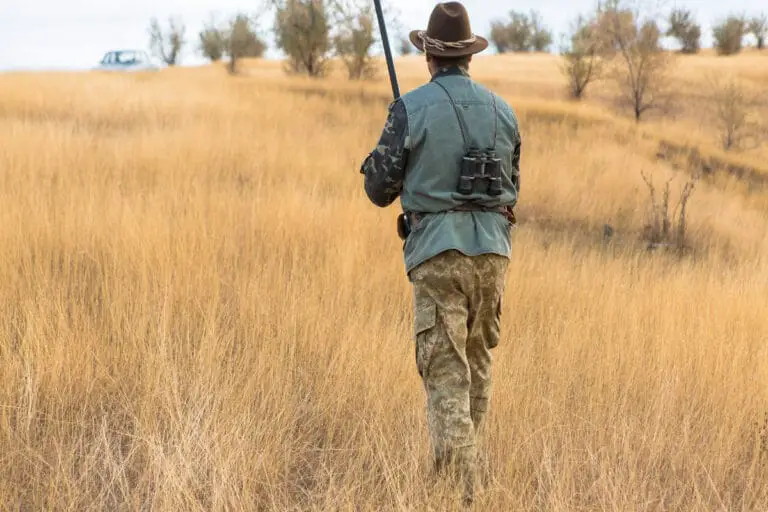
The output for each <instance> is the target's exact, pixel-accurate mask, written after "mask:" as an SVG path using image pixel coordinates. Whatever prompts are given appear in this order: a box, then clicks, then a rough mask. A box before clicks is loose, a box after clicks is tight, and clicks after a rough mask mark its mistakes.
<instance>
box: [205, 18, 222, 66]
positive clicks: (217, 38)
mask: <svg viewBox="0 0 768 512" xmlns="http://www.w3.org/2000/svg"><path fill="white" fill-rule="evenodd" d="M226 50H227V42H226V37H225V34H224V32H223V31H222V30H220V29H219V28H217V27H216V25H215V23H214V22H213V21H211V22H210V23H209V24H207V25H206V26H205V27H204V28H203V30H202V31H201V32H200V52H201V53H202V54H203V56H204V57H205V58H206V59H208V60H210V61H211V62H218V61H220V60H221V59H222V58H223V57H224V54H225V53H226Z"/></svg>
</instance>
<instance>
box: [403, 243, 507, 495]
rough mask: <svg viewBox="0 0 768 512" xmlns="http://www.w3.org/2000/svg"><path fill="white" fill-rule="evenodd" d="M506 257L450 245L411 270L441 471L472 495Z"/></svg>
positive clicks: (419, 357) (420, 364) (420, 362)
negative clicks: (455, 478) (477, 253)
mask: <svg viewBox="0 0 768 512" xmlns="http://www.w3.org/2000/svg"><path fill="white" fill-rule="evenodd" d="M508 263H509V260H508V259H507V258H505V257H502V256H498V255H493V254H486V255H481V256H475V257H469V256H465V255H463V254H461V253H459V252H458V251H447V252H444V253H441V254H439V255H437V256H435V257H434V258H431V259H429V260H427V261H426V262H424V263H422V264H421V265H419V266H418V267H416V268H414V269H413V270H412V271H411V273H410V280H411V281H412V282H413V291H414V309H415V312H414V332H415V338H416V366H417V369H418V371H419V375H420V376H421V378H422V380H423V382H424V388H425V390H426V395H427V418H428V424H429V434H430V439H431V442H432V448H433V453H434V460H435V468H436V470H437V471H438V473H442V472H443V471H445V470H446V469H450V471H451V472H453V473H454V474H456V475H457V476H459V477H460V478H461V479H462V480H463V484H464V486H465V487H464V491H465V498H466V499H469V500H471V499H472V498H473V496H474V487H475V478H476V477H475V474H476V466H477V441H478V439H477V438H478V436H479V434H480V430H481V427H482V424H483V419H484V417H485V414H486V412H487V411H488V401H489V398H490V391H491V353H490V350H491V349H492V348H494V347H495V346H496V345H498V343H499V327H500V317H501V300H502V295H503V293H504V281H505V276H506V271H507V266H508Z"/></svg>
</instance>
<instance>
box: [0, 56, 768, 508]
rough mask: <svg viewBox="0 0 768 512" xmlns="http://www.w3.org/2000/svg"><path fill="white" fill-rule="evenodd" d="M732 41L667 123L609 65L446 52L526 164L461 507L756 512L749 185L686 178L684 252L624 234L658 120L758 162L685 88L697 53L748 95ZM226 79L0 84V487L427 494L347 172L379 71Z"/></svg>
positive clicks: (207, 496) (755, 80) (404, 301)
mask: <svg viewBox="0 0 768 512" xmlns="http://www.w3.org/2000/svg"><path fill="white" fill-rule="evenodd" d="M754 58H756V57H753V56H750V55H742V56H738V57H735V58H733V59H727V60H724V59H719V58H716V57H707V56H691V57H684V58H682V59H681V60H680V61H679V62H678V64H677V66H675V68H674V69H673V70H672V72H671V73H670V75H669V81H670V82H669V83H670V85H671V86H672V87H675V88H676V89H678V90H680V91H682V92H683V94H681V97H682V98H683V103H681V104H680V105H679V112H678V113H677V116H676V118H675V119H671V118H668V117H658V116H653V115H652V114H651V113H649V114H648V115H647V117H646V118H645V122H644V123H643V124H642V125H636V124H635V123H634V122H632V121H630V120H626V119H623V118H622V117H620V116H616V115H615V114H614V112H613V102H612V97H613V96H612V92H611V90H610V89H609V88H608V87H609V84H599V85H598V84H596V85H598V86H597V87H595V88H594V89H593V90H590V95H589V98H587V99H585V101H583V102H580V103H571V102H565V101H563V100H564V97H563V96H564V95H563V85H564V81H563V78H562V76H561V75H560V72H559V63H560V59H559V57H555V56H547V55H536V56H531V55H522V56H501V57H482V56H480V57H477V58H476V59H474V61H473V66H472V73H473V76H475V78H477V79H478V80H479V81H481V82H482V83H485V84H487V85H489V86H492V87H493V88H494V89H495V90H497V91H499V92H500V94H502V95H503V96H504V97H505V98H507V99H508V100H509V101H510V102H511V104H512V105H513V106H514V107H515V109H516V110H517V112H518V115H519V118H520V123H521V127H522V130H523V137H524V139H523V140H524V150H523V154H524V157H523V163H522V172H523V174H524V180H525V183H526V186H525V189H524V193H523V195H522V197H521V203H520V205H519V213H520V215H519V219H520V227H519V229H518V230H517V231H516V234H515V235H514V237H515V238H514V249H513V263H512V265H511V267H510V274H509V277H508V285H507V289H508V290H510V293H509V294H508V295H507V297H506V299H505V303H504V305H503V315H504V316H503V333H502V342H501V345H500V346H499V347H498V348H497V349H495V367H494V374H495V385H494V394H493V397H492V405H491V412H490V415H489V418H488V421H489V431H488V437H487V439H486V441H485V446H484V447H485V449H486V450H487V451H486V453H487V458H486V459H485V461H484V463H483V467H482V469H483V473H484V475H485V478H484V488H485V490H484V492H483V493H482V495H481V496H480V498H479V502H478V507H477V508H478V509H480V510H562V511H566V510H595V509H600V510H603V509H611V510H638V509H658V510H764V509H766V508H768V483H767V482H768V466H767V464H768V460H766V457H767V456H768V448H766V442H767V441H768V435H766V423H765V413H766V410H768V395H766V389H765V385H764V384H765V382H768V358H767V357H766V353H765V351H766V347H765V340H766V339H767V338H768V324H767V323H766V317H767V316H768V309H766V303H765V290H766V289H768V259H766V255H767V254H768V238H766V233H768V215H766V213H767V212H768V190H767V189H766V187H765V185H764V184H760V183H759V182H757V181H755V182H751V181H750V180H745V179H743V178H742V177H737V176H735V175H729V174H728V173H719V172H714V173H710V174H709V175H705V176H703V177H702V179H701V180H700V181H699V182H698V183H697V185H696V191H695V193H694V194H693V195H692V196H691V199H690V201H689V202H688V205H687V209H686V216H687V222H686V225H687V233H686V240H687V244H688V245H689V246H690V247H691V248H692V250H691V251H689V252H687V253H686V256H685V257H684V258H683V259H680V258H679V257H677V256H672V255H669V254H664V253H658V254H657V253H649V252H647V251H646V250H645V246H646V241H645V238H644V235H643V229H644V226H645V224H646V223H647V217H646V206H647V204H648V198H647V195H648V194H647V193H646V191H647V189H646V186H645V184H644V183H643V181H642V174H643V173H645V175H646V176H649V177H653V179H654V182H655V183H663V182H665V181H666V180H667V179H668V176H670V173H673V172H675V171H674V168H675V167H676V166H677V164H676V163H675V161H676V160H675V159H676V158H677V157H674V156H673V155H671V156H670V158H669V159H660V158H657V157H656V155H657V153H658V152H659V148H660V141H661V140H669V141H672V142H673V143H674V144H675V145H676V147H677V146H679V147H683V146H686V147H695V148H700V155H701V157H700V158H701V159H702V160H703V159H705V158H706V159H708V160H707V161H710V160H709V159H713V160H711V161H715V160H714V159H717V160H716V161H718V162H722V163H728V164H729V165H734V166H736V165H738V166H742V167H744V168H750V169H753V170H755V172H757V171H760V169H761V167H760V166H761V165H764V162H765V161H768V154H767V153H766V148H765V147H761V148H755V149H751V150H745V151H743V152H741V153H739V154H738V155H734V154H731V153H728V154H726V153H724V152H722V151H720V150H719V149H717V148H716V141H717V138H718V134H717V133H714V132H713V131H712V130H711V127H710V126H709V125H708V124H707V123H706V122H704V118H703V117H702V112H706V109H703V108H701V105H702V104H703V105H706V104H707V103H699V102H706V101H709V100H707V99H706V98H705V97H704V96H703V95H702V94H701V91H702V89H703V87H702V84H704V83H705V81H704V77H705V76H706V73H708V72H710V71H711V70H712V69H713V66H725V67H727V68H728V69H729V70H730V71H733V72H734V73H735V74H736V75H737V76H738V77H739V78H740V79H743V80H744V84H745V87H748V88H751V89H759V88H760V87H762V84H764V83H765V80H766V78H768V76H766V75H765V72H764V71H761V68H760V67H759V66H758V67H756V66H754V61H753V59H754ZM378 64H379V66H381V65H382V64H381V63H380V62H379V63H378ZM510 69H513V70H515V71H516V72H515V73H510V72H509V70H510ZM717 69H720V68H717ZM762 69H765V68H762ZM398 70H399V71H400V72H401V77H402V86H403V90H404V91H407V90H409V89H410V88H411V87H413V86H415V85H418V84H420V83H423V82H424V80H425V70H424V63H423V61H422V59H403V60H402V61H401V62H398ZM241 73H242V75H243V76H242V78H241V79H238V80H231V79H229V78H228V77H227V75H226V74H224V73H221V72H220V71H219V70H217V69H210V70H208V69H179V68H176V69H171V70H166V71H164V72H161V73H155V74H147V75H130V76H127V75H100V74H82V73H81V74H50V75H34V74H30V75H24V74H15V75H14V74H8V75H4V76H2V77H0V140H2V141H3V145H2V148H0V183H2V187H0V204H2V208H0V282H2V283H3V286H2V287H0V369H2V378H1V379H0V475H2V476H0V503H2V504H3V506H5V507H7V508H8V509H12V510H17V509H22V510H27V509H30V510H50V509H73V510H85V509H98V510H125V509H130V510H133V509H153V510H297V509H302V510H304V509H309V510H426V509H432V510H446V509H451V508H452V506H453V505H452V503H453V502H452V499H453V494H452V493H451V491H450V490H449V489H446V488H444V487H441V486H437V487H433V486H432V485H431V484H430V481H429V478H428V477H427V475H426V473H425V470H426V467H427V460H428V442H427V435H426V431H425V428H426V427H425V419H424V408H423V398H424V397H423V391H422V389H421V385H420V382H419V379H418V375H417V373H416V371H415V363H414V359H413V345H412V343H413V341H412V339H411V333H412V327H411V323H410V322H411V313H410V307H411V295H410V293H411V292H410V288H409V283H408V282H407V280H406V278H405V276H404V275H403V273H402V270H403V268H402V260H401V257H402V244H401V242H400V240H399V239H398V238H397V236H396V234H395V231H394V220H395V216H396V215H397V211H396V209H394V208H393V209H389V210H379V209H376V208H374V207H373V206H371V205H370V204H369V203H368V201H367V200H366V199H365V197H364V193H363V191H362V184H361V181H360V175H359V174H358V172H357V170H358V166H359V163H360V160H361V158H362V157H363V156H364V155H365V154H366V153H367V152H368V151H370V149H371V147H372V145H373V144H375V142H376V138H377V137H378V135H379V134H380V130H381V128H382V125H383V122H384V119H385V117H386V106H387V99H388V95H389V90H388V84H387V82H386V80H385V79H384V77H383V76H382V78H380V79H379V80H378V81H374V82H365V83H361V82H349V81H348V80H347V77H346V73H344V75H343V76H341V77H339V76H336V75H331V76H329V78H328V80H326V81H322V82H318V81H314V80H310V79H308V78H303V77H286V76H284V73H283V72H282V69H281V67H280V64H279V63H270V62H264V61H257V62H249V61H243V62H242V65H241ZM761 73H762V74H761ZM382 74H383V73H382ZM94 90H97V91H99V94H93V91H94ZM760 109H763V110H760V111H759V112H760V113H761V115H763V116H764V115H765V111H764V107H760ZM762 119H766V117H763V118H762ZM705 151H706V154H705ZM681 158H682V157H681ZM676 172H677V174H678V175H679V176H680V177H681V179H680V180H677V181H675V182H672V184H671V189H670V196H671V197H673V198H674V197H679V194H680V193H681V192H682V190H681V188H680V187H682V186H683V184H684V182H685V175H686V173H688V172H689V170H688V168H687V167H682V166H681V167H680V170H678V171H676ZM606 224H610V226H611V227H612V230H611V234H612V236H611V237H610V240H606V235H605V234H606V233H607V232H608V231H607V230H606V229H605V227H604V226H605V225H606Z"/></svg>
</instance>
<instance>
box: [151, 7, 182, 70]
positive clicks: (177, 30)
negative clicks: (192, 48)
mask: <svg viewBox="0 0 768 512" xmlns="http://www.w3.org/2000/svg"><path fill="white" fill-rule="evenodd" d="M185 31H186V27H185V26H184V23H183V22H182V21H181V20H180V19H175V18H169V19H168V31H167V32H164V31H163V29H162V27H161V26H160V22H159V21H157V18H152V19H151V20H150V22H149V47H150V48H151V49H152V52H153V53H154V54H155V56H156V57H158V58H159V59H161V60H162V61H163V62H165V64H167V65H168V66H175V65H176V64H178V63H179V58H180V56H181V49H182V48H183V47H184V44H185V43H186V41H185V40H184V32H185Z"/></svg>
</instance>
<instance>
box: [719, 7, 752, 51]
mask: <svg viewBox="0 0 768 512" xmlns="http://www.w3.org/2000/svg"><path fill="white" fill-rule="evenodd" d="M746 30H747V23H746V21H745V20H744V18H740V17H736V16H730V17H728V19H726V20H725V21H723V22H721V23H720V24H718V25H717V26H715V28H713V29H712V35H713V37H714V38H715V48H716V49H717V53H718V54H719V55H735V54H737V53H739V52H740V51H741V48H742V45H743V41H744V35H745V34H746Z"/></svg>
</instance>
